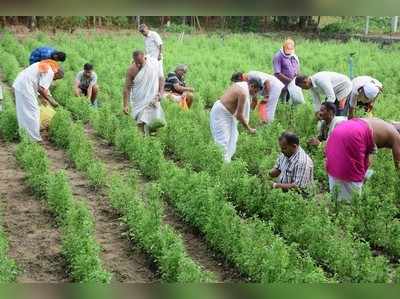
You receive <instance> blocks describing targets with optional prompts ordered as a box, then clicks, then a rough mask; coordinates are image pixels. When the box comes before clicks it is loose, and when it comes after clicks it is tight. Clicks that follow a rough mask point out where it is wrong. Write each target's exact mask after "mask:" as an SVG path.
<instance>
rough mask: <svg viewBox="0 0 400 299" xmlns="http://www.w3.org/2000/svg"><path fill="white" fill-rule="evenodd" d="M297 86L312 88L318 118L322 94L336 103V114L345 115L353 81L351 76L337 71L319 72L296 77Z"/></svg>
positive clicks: (329, 100) (327, 99)
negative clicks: (308, 75)
mask: <svg viewBox="0 0 400 299" xmlns="http://www.w3.org/2000/svg"><path fill="white" fill-rule="evenodd" d="M295 83H296V85H297V86H299V87H301V88H302V89H310V90H311V94H312V98H313V105H314V111H315V115H316V117H317V118H318V114H319V108H320V107H321V103H322V101H321V95H323V96H325V97H326V101H327V102H331V103H335V105H336V108H337V110H336V115H338V116H340V115H345V114H346V113H347V112H346V109H345V108H346V102H347V97H348V96H349V95H350V93H351V90H352V86H353V84H352V82H351V80H350V78H349V77H347V76H346V75H343V74H339V73H335V72H319V73H316V74H314V75H312V76H310V77H307V76H298V77H296V79H295Z"/></svg>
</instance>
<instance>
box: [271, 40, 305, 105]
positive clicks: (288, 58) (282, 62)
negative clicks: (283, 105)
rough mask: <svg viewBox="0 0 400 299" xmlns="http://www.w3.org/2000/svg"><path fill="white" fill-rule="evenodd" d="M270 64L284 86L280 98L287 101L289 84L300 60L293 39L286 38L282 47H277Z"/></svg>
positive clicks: (294, 76) (298, 69)
mask: <svg viewBox="0 0 400 299" xmlns="http://www.w3.org/2000/svg"><path fill="white" fill-rule="evenodd" d="M272 64H273V67H274V75H275V77H277V78H278V79H279V80H280V81H281V82H282V83H283V84H284V86H285V87H284V88H283V89H282V93H281V99H282V100H283V101H286V102H288V101H289V99H290V97H291V95H290V93H289V90H288V87H289V84H290V83H291V82H292V81H293V80H294V79H295V78H296V76H297V75H298V74H299V72H300V60H299V57H298V56H297V55H296V54H295V44H294V40H293V39H291V38H288V39H286V40H285V42H284V43H283V46H282V48H281V49H279V51H278V52H277V53H276V54H275V56H274V58H273V59H272Z"/></svg>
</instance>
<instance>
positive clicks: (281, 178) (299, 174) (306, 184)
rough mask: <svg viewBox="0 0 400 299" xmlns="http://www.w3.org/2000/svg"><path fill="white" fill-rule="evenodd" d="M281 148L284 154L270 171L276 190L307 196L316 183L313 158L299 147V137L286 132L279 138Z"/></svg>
mask: <svg viewBox="0 0 400 299" xmlns="http://www.w3.org/2000/svg"><path fill="white" fill-rule="evenodd" d="M279 146H280V148H281V151H282V153H281V154H280V156H279V157H278V159H277V161H276V165H275V167H274V168H273V169H272V170H271V171H270V173H269V175H270V177H272V178H277V181H276V182H275V183H273V185H272V187H273V188H274V189H282V190H283V191H288V190H298V191H301V192H302V193H303V194H307V189H309V188H310V187H311V186H312V184H313V181H314V174H313V171H314V164H313V161H312V160H311V158H310V157H309V156H308V155H307V154H306V152H305V151H304V150H303V149H302V148H301V146H300V145H299V137H297V135H295V134H294V133H291V132H285V133H283V134H282V135H281V136H280V137H279Z"/></svg>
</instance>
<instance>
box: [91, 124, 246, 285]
mask: <svg viewBox="0 0 400 299" xmlns="http://www.w3.org/2000/svg"><path fill="white" fill-rule="evenodd" d="M85 132H86V135H87V136H88V138H89V140H91V141H92V144H93V149H94V151H95V154H96V157H97V158H98V159H100V160H102V161H103V162H104V163H105V164H106V165H107V167H108V171H109V172H123V171H129V170H132V169H133V166H132V163H130V162H129V161H127V159H126V158H125V157H124V155H123V154H121V153H118V151H117V150H116V148H115V147H113V146H110V145H109V144H108V143H107V141H105V140H103V139H101V138H99V137H97V136H96V134H95V132H94V130H93V129H92V128H91V127H90V126H89V125H87V126H86V127H85ZM138 179H139V184H138V185H139V186H138V187H139V191H140V193H141V195H142V196H145V189H146V185H147V184H149V181H148V180H146V178H144V177H143V176H141V175H140V174H139V175H138ZM164 221H165V223H167V224H169V225H171V227H173V228H174V229H175V230H176V231H177V232H179V233H180V235H181V236H182V239H183V242H184V245H185V248H186V250H187V252H188V254H189V255H190V257H191V258H192V259H193V260H194V261H196V262H197V263H198V264H199V265H201V266H203V267H204V269H206V270H208V271H210V272H213V273H214V274H215V275H216V277H217V280H218V281H221V282H239V281H244V280H245V278H243V277H241V275H240V273H239V272H238V271H237V270H236V269H234V268H233V267H231V266H230V265H228V263H227V262H226V261H224V260H223V258H221V257H219V256H218V255H217V254H215V253H214V252H213V251H212V250H211V249H210V248H208V247H207V245H206V241H205V240H204V239H203V238H202V236H201V234H200V233H199V232H198V231H197V230H196V229H194V228H193V227H191V226H190V225H188V224H187V223H184V222H183V221H182V220H181V219H180V218H179V217H178V216H177V215H176V213H175V212H174V209H173V208H172V207H171V206H169V205H168V204H166V205H165V215H164Z"/></svg>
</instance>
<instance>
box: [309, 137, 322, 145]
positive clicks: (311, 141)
mask: <svg viewBox="0 0 400 299" xmlns="http://www.w3.org/2000/svg"><path fill="white" fill-rule="evenodd" d="M320 143H321V142H320V141H319V140H318V138H311V139H310V140H308V144H309V145H312V146H318V145H319V144H320Z"/></svg>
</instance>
